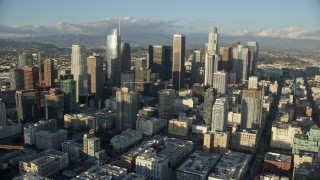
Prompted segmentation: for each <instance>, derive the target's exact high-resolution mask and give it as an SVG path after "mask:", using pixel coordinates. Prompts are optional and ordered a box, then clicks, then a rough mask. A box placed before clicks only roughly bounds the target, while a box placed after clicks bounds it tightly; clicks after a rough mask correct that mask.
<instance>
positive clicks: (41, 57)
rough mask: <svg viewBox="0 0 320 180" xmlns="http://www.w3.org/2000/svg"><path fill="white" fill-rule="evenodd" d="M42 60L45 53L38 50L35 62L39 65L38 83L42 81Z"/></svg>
mask: <svg viewBox="0 0 320 180" xmlns="http://www.w3.org/2000/svg"><path fill="white" fill-rule="evenodd" d="M44 60H45V54H44V53H43V52H38V54H37V64H38V67H39V81H40V83H41V82H42V81H44Z"/></svg>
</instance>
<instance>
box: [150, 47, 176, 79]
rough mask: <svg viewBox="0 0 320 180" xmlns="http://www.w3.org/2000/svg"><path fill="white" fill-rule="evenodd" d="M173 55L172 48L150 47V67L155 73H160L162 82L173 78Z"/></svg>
mask: <svg viewBox="0 0 320 180" xmlns="http://www.w3.org/2000/svg"><path fill="white" fill-rule="evenodd" d="M171 54H172V46H163V45H150V46H149V65H150V68H151V70H152V72H153V73H159V78H160V79H161V80H169V79H170V78H171V68H172V64H171Z"/></svg>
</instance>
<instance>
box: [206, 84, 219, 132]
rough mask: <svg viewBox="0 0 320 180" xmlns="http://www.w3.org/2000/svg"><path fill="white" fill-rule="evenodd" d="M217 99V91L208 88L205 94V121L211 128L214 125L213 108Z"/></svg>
mask: <svg viewBox="0 0 320 180" xmlns="http://www.w3.org/2000/svg"><path fill="white" fill-rule="evenodd" d="M216 99H217V90H216V89H214V88H212V87H211V88H208V89H207V90H206V92H205V94H204V106H203V120H204V121H205V122H206V124H207V125H208V126H209V127H211V123H212V106H213V104H214V102H215V101H216Z"/></svg>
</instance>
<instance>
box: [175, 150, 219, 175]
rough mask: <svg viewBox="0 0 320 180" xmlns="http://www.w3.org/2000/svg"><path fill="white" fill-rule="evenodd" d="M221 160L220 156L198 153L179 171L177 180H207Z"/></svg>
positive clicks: (191, 156) (180, 167)
mask: <svg viewBox="0 0 320 180" xmlns="http://www.w3.org/2000/svg"><path fill="white" fill-rule="evenodd" d="M219 159H220V155H219V154H209V153H204V152H201V151H196V152H194V153H193V154H191V155H190V156H189V158H188V159H187V160H186V161H185V162H184V163H183V164H182V165H181V166H179V168H178V169H177V176H176V179H178V180H185V179H198V180H206V179H207V178H208V175H209V174H210V172H212V170H214V167H215V165H216V164H217V163H218V161H219Z"/></svg>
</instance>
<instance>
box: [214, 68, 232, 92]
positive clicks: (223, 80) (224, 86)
mask: <svg viewBox="0 0 320 180" xmlns="http://www.w3.org/2000/svg"><path fill="white" fill-rule="evenodd" d="M212 87H213V88H215V89H217V92H218V93H221V94H227V91H228V73H227V72H224V71H218V72H216V73H213V85H212Z"/></svg>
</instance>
